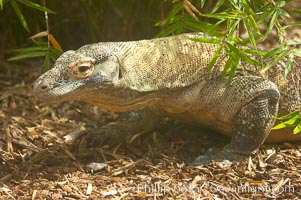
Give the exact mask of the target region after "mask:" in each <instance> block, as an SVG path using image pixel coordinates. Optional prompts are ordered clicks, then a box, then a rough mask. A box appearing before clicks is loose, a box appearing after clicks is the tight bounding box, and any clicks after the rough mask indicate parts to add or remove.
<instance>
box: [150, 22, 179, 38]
mask: <svg viewBox="0 0 301 200" xmlns="http://www.w3.org/2000/svg"><path fill="white" fill-rule="evenodd" d="M181 27H182V24H180V23H175V24H173V25H171V26H169V27H167V28H166V29H165V30H163V31H161V32H160V33H159V34H157V35H156V36H155V37H156V38H159V37H164V36H168V35H170V34H171V33H173V32H175V31H176V30H177V29H179V28H181Z"/></svg>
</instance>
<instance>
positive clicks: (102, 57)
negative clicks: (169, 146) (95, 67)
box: [93, 52, 112, 64]
mask: <svg viewBox="0 0 301 200" xmlns="http://www.w3.org/2000/svg"><path fill="white" fill-rule="evenodd" d="M110 56H112V54H111V53H108V52H103V53H100V54H97V55H93V58H94V59H95V64H100V63H103V62H105V61H106V60H108V58H109V57H110Z"/></svg>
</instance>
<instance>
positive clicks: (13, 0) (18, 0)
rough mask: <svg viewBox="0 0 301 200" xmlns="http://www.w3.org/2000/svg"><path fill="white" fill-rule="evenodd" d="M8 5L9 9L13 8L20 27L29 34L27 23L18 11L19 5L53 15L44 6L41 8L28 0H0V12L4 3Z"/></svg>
mask: <svg viewBox="0 0 301 200" xmlns="http://www.w3.org/2000/svg"><path fill="white" fill-rule="evenodd" d="M8 2H9V3H10V5H11V7H12V8H13V10H14V12H15V14H16V15H17V17H18V19H19V21H20V23H21V25H22V27H23V28H24V29H25V30H26V31H28V32H30V30H29V28H28V24H27V21H26V20H25V17H24V15H23V13H22V11H21V9H20V6H19V4H23V5H25V6H28V7H30V8H32V9H36V10H39V11H42V12H48V13H52V14H54V12H53V11H52V10H50V9H48V8H46V7H44V6H41V5H39V4H37V3H34V2H33V1H30V0H6V1H5V0H0V7H1V10H2V9H3V5H4V4H5V3H8Z"/></svg>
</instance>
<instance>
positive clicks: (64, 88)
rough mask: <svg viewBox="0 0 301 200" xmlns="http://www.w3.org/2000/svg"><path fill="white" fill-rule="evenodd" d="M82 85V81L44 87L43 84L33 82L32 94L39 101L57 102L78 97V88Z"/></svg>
mask: <svg viewBox="0 0 301 200" xmlns="http://www.w3.org/2000/svg"><path fill="white" fill-rule="evenodd" d="M83 85H84V84H83V83H73V84H66V85H60V86H56V87H53V88H47V89H45V88H44V87H43V86H41V85H39V84H35V85H34V94H35V95H36V96H37V97H38V99H39V100H41V101H47V102H55V103H59V102H63V101H68V100H75V99H78V98H77V96H78V90H79V89H80V88H81V87H82V86H83ZM75 93H76V94H75Z"/></svg>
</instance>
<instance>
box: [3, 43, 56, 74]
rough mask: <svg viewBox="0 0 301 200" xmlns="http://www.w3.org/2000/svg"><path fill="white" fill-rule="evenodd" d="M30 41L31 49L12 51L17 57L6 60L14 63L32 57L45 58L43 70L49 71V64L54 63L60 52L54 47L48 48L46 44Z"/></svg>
mask: <svg viewBox="0 0 301 200" xmlns="http://www.w3.org/2000/svg"><path fill="white" fill-rule="evenodd" d="M32 41H33V44H34V45H33V46H32V47H27V48H21V49H16V50H14V53H16V54H17V55H15V56H13V57H11V58H9V59H8V60H9V61H16V60H22V59H27V58H34V57H45V60H44V64H43V68H44V70H48V69H50V66H51V62H54V61H56V59H57V58H58V57H59V56H60V55H61V54H62V51H61V50H59V49H57V48H55V47H54V46H48V42H39V41H36V40H32Z"/></svg>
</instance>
